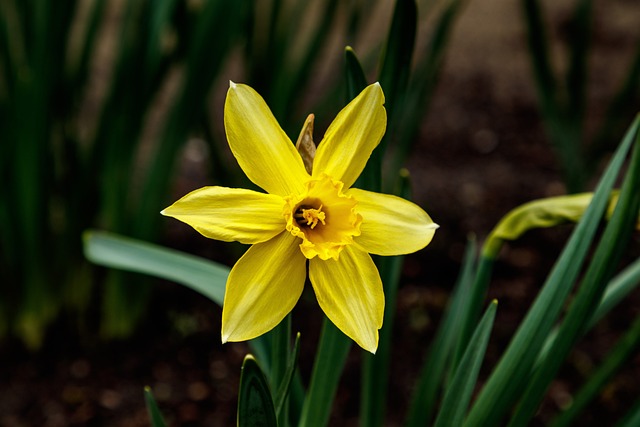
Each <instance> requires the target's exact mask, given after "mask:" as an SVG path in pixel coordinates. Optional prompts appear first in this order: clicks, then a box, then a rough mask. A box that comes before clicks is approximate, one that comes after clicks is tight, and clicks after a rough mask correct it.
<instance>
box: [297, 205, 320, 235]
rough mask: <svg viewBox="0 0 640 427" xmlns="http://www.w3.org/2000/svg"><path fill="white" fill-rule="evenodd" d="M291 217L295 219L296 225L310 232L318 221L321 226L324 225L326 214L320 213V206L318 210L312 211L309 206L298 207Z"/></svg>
mask: <svg viewBox="0 0 640 427" xmlns="http://www.w3.org/2000/svg"><path fill="white" fill-rule="evenodd" d="M293 217H294V218H295V219H296V222H297V223H298V225H300V226H302V227H304V226H308V227H310V228H311V229H312V230H313V229H314V228H316V225H318V221H320V222H321V223H322V225H325V224H326V222H325V220H324V219H325V218H326V214H325V213H324V212H322V205H320V207H319V208H318V209H314V208H313V207H311V206H304V205H303V206H300V207H299V208H298V209H297V210H296V213H295V214H293Z"/></svg>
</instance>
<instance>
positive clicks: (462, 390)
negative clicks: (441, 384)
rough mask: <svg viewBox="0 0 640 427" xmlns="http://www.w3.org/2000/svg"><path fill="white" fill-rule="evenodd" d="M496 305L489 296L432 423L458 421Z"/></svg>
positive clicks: (438, 425) (441, 424)
mask: <svg viewBox="0 0 640 427" xmlns="http://www.w3.org/2000/svg"><path fill="white" fill-rule="evenodd" d="M497 306H498V301H496V300H493V301H492V302H491V304H489V307H488V308H487V311H486V312H485V314H484V316H482V319H481V320H480V323H478V327H477V328H476V330H475V332H474V333H473V336H472V337H471V340H470V341H469V346H468V347H467V349H466V350H465V352H464V355H463V356H462V360H461V361H460V364H459V365H458V369H456V373H455V375H454V376H453V380H452V381H451V384H449V387H448V388H447V391H446V393H445V395H444V399H443V401H442V407H441V408H440V413H439V414H438V418H437V419H436V423H435V426H436V427H445V426H459V425H461V424H462V420H463V419H464V415H465V413H466V411H467V407H468V405H469V401H470V400H471V394H472V393H473V388H474V386H475V384H476V380H477V379H478V373H479V372H480V366H481V365H482V359H483V358H484V353H485V351H486V349H487V344H488V343H489V335H490V334H491V328H492V327H493V320H494V318H495V315H496V307H497Z"/></svg>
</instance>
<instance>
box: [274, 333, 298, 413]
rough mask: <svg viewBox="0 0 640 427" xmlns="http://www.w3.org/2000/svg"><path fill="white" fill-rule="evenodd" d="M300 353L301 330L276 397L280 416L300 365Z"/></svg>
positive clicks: (277, 411) (277, 410)
mask: <svg viewBox="0 0 640 427" xmlns="http://www.w3.org/2000/svg"><path fill="white" fill-rule="evenodd" d="M299 354H300V332H298V333H297V334H296V341H295V343H294V344H293V351H292V353H291V355H290V356H289V361H288V363H287V370H286V371H285V373H284V375H283V377H282V381H281V382H280V386H279V387H278V391H277V392H276V397H275V406H276V414H278V416H280V412H281V411H282V408H283V406H284V402H285V400H286V398H287V396H288V395H289V388H290V387H291V381H292V380H293V376H294V375H293V374H294V373H295V372H296V367H297V366H298V355H299Z"/></svg>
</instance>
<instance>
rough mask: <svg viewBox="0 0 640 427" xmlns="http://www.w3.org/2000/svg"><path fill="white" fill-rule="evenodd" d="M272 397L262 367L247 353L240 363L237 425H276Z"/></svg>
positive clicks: (245, 426) (246, 426) (271, 426)
mask: <svg viewBox="0 0 640 427" xmlns="http://www.w3.org/2000/svg"><path fill="white" fill-rule="evenodd" d="M277 425H278V422H277V421H276V412H275V408H274V407H273V399H272V398H271V391H270V390H269V383H268V382H267V379H266V377H265V376H264V373H263V372H262V369H260V366H259V365H258V362H257V361H256V359H254V358H253V356H252V355H250V354H248V355H247V356H246V357H245V358H244V362H243V363H242V373H241V374H240V391H239V394H238V427H255V426H264V427H276V426H277Z"/></svg>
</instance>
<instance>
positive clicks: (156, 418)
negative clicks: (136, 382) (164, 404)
mask: <svg viewBox="0 0 640 427" xmlns="http://www.w3.org/2000/svg"><path fill="white" fill-rule="evenodd" d="M144 401H145V404H146V406H147V412H148V413H149V418H151V426H152V427H166V425H167V424H166V423H165V422H164V418H163V417H162V414H161V413H160V409H159V408H158V404H157V403H156V400H155V399H154V398H153V394H152V393H151V388H150V387H145V388H144Z"/></svg>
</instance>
